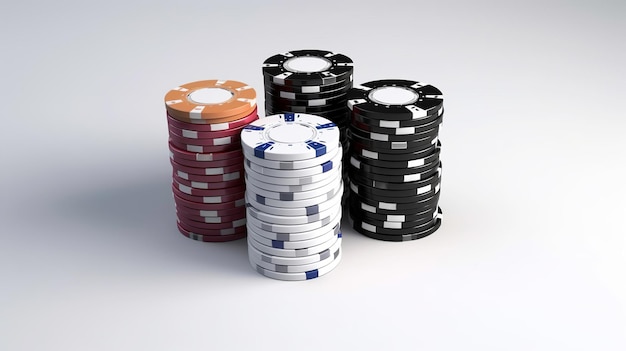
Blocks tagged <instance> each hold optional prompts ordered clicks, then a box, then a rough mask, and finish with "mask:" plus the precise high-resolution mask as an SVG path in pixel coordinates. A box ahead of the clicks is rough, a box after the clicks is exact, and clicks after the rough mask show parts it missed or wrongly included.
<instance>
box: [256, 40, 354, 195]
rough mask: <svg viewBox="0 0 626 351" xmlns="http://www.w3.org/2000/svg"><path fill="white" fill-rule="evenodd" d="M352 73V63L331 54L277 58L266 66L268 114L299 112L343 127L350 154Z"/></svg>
mask: <svg viewBox="0 0 626 351" xmlns="http://www.w3.org/2000/svg"><path fill="white" fill-rule="evenodd" d="M352 73H353V65H352V60H351V59H350V58H349V57H347V56H345V55H342V54H338V53H334V52H330V51H324V50H294V51H290V52H286V53H284V54H277V55H274V56H272V57H270V58H268V59H267V60H265V62H263V78H264V80H263V82H264V85H265V111H266V114H267V115H271V114H275V113H284V112H296V113H307V114H312V115H317V116H322V117H325V118H327V119H329V120H331V121H332V122H334V123H335V124H337V126H338V127H339V129H340V131H341V136H340V140H341V143H342V146H343V150H344V152H346V153H347V152H348V137H347V133H346V130H347V127H348V124H349V121H350V111H349V110H348V108H347V106H346V93H347V91H348V90H349V89H350V88H352ZM346 156H347V155H344V162H345V161H346V160H347V157H346ZM345 170H346V168H345V167H344V174H343V175H344V179H345V178H346V177H347V174H346V172H345ZM347 190H348V189H347V188H346V195H347Z"/></svg>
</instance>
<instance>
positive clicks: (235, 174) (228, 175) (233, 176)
mask: <svg viewBox="0 0 626 351" xmlns="http://www.w3.org/2000/svg"><path fill="white" fill-rule="evenodd" d="M240 176H241V175H240V174H239V172H233V173H226V174H224V176H223V177H222V180H223V181H225V182H227V181H230V180H235V179H239V177H240Z"/></svg>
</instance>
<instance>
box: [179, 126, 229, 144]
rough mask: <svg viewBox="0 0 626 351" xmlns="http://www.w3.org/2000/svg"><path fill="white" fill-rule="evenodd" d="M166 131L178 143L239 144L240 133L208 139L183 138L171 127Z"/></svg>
mask: <svg viewBox="0 0 626 351" xmlns="http://www.w3.org/2000/svg"><path fill="white" fill-rule="evenodd" d="M168 133H169V135H170V139H172V140H174V141H176V142H179V143H183V144H191V145H199V146H224V145H231V144H241V135H240V134H235V135H231V136H225V137H221V138H214V139H208V138H207V139H191V138H185V137H184V136H182V135H177V134H176V133H174V132H172V130H171V129H170V130H169V131H168Z"/></svg>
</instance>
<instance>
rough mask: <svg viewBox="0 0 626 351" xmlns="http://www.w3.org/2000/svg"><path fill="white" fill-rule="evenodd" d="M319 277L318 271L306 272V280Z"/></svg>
mask: <svg viewBox="0 0 626 351" xmlns="http://www.w3.org/2000/svg"><path fill="white" fill-rule="evenodd" d="M317 277H319V271H318V270H317V269H314V270H312V271H308V272H306V279H307V280H309V279H313V278H317Z"/></svg>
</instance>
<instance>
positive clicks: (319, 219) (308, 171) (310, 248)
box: [241, 113, 343, 280]
mask: <svg viewBox="0 0 626 351" xmlns="http://www.w3.org/2000/svg"><path fill="white" fill-rule="evenodd" d="M241 142H242V146H243V151H244V157H245V170H246V200H247V206H248V210H247V214H248V224H247V228H248V256H249V259H250V263H251V264H252V266H253V267H254V268H255V269H256V270H257V272H259V273H261V274H263V275H265V276H268V277H271V278H274V279H280V280H308V279H313V278H317V277H319V276H321V275H324V274H326V273H328V272H330V271H332V270H333V268H334V267H336V266H337V264H338V263H339V261H340V260H341V230H340V222H341V215H342V213H341V197H342V194H343V182H342V173H341V170H342V157H343V150H342V147H341V145H340V143H339V129H338V128H337V126H336V125H335V124H334V123H332V122H331V121H329V120H327V119H325V118H323V117H319V116H314V115H308V114H299V113H296V114H294V113H285V114H279V115H272V116H268V117H265V118H262V119H260V120H258V121H255V122H253V123H252V124H250V125H249V126H247V127H246V128H245V129H244V130H243V131H242V134H241Z"/></svg>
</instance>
